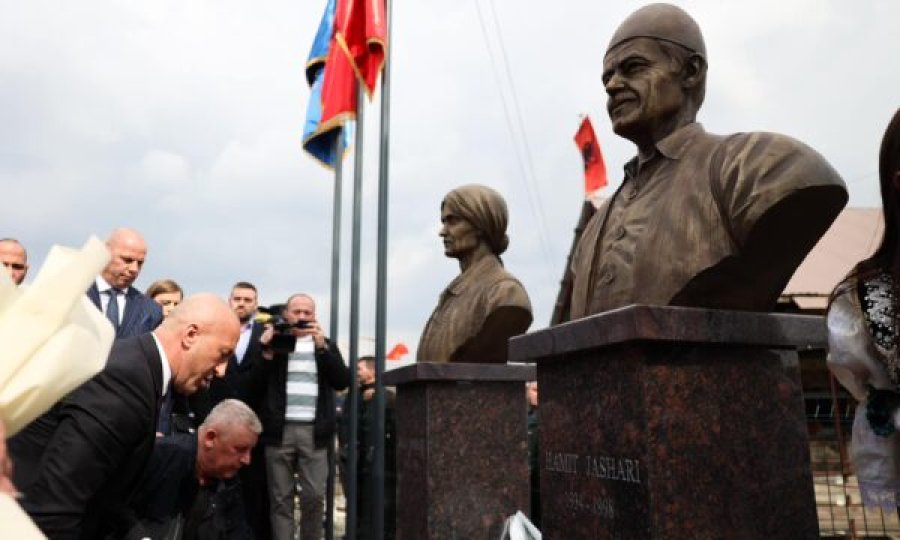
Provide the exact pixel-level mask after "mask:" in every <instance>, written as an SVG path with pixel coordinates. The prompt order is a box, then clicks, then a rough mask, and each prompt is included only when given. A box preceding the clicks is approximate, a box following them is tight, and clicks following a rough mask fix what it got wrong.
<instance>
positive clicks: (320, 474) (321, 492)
mask: <svg viewBox="0 0 900 540" xmlns="http://www.w3.org/2000/svg"><path fill="white" fill-rule="evenodd" d="M260 343H262V344H263V358H265V359H266V360H267V362H266V363H265V364H266V395H265V398H264V400H263V403H262V409H261V411H260V412H261V414H260V419H261V420H262V423H263V433H262V438H261V439H262V441H263V442H264V443H265V444H266V470H267V472H268V480H269V494H270V501H271V507H272V509H271V518H272V537H273V538H275V539H276V540H282V539H283V540H288V539H293V538H294V516H293V510H294V474H295V473H296V474H297V477H298V478H299V483H300V513H301V515H300V538H301V540H318V539H320V538H321V537H322V514H323V503H324V500H325V482H326V480H327V479H328V444H330V443H331V441H332V440H333V437H334V432H335V407H334V392H335V390H343V389H344V388H347V386H348V385H349V384H350V370H349V369H348V368H347V366H346V365H345V364H344V359H343V358H342V357H341V353H340V351H339V350H338V348H337V346H336V345H335V344H334V343H332V342H331V341H329V340H328V339H327V338H326V337H325V334H324V333H323V332H322V327H321V326H319V322H318V321H317V320H316V303H315V301H314V300H313V299H312V297H311V296H309V295H307V294H302V293H299V294H294V295H292V296H291V297H290V298H288V300H287V303H286V304H285V306H284V310H283V312H282V316H281V318H280V319H278V320H276V321H275V322H274V324H268V325H266V328H265V330H264V331H263V334H262V336H261V337H260Z"/></svg>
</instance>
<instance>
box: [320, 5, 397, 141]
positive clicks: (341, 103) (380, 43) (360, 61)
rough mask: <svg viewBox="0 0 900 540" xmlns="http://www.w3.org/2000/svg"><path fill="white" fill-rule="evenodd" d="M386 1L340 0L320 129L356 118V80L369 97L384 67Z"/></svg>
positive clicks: (327, 68)
mask: <svg viewBox="0 0 900 540" xmlns="http://www.w3.org/2000/svg"><path fill="white" fill-rule="evenodd" d="M386 36H387V27H386V25H385V20H384V0H338V2H337V7H336V12H335V18H334V37H333V38H332V42H331V46H330V47H329V49H328V58H327V59H326V61H325V76H324V80H323V81H322V121H321V126H320V129H321V130H323V131H324V130H327V129H330V128H332V127H336V126H339V125H343V124H344V122H346V121H347V120H350V119H353V118H355V117H356V81H357V80H358V81H359V82H360V84H362V85H363V87H364V88H365V90H366V93H367V94H368V95H369V97H370V98H371V97H372V92H373V91H374V90H375V83H376V82H377V80H378V73H379V72H380V71H381V68H382V67H383V66H384V47H385V41H386Z"/></svg>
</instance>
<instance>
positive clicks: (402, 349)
mask: <svg viewBox="0 0 900 540" xmlns="http://www.w3.org/2000/svg"><path fill="white" fill-rule="evenodd" d="M407 354H409V349H407V348H406V345H404V344H402V343H398V344H396V345H394V348H393V349H391V352H389V353H387V359H388V360H400V358H401V357H403V356H404V355H407Z"/></svg>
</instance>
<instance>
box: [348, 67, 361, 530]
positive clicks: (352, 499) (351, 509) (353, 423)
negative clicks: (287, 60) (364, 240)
mask: <svg viewBox="0 0 900 540" xmlns="http://www.w3.org/2000/svg"><path fill="white" fill-rule="evenodd" d="M364 109H365V94H364V93H363V88H362V85H360V84H357V89H356V143H355V144H354V150H353V236H352V240H351V247H350V396H349V397H350V399H349V402H350V433H349V435H348V437H347V493H346V496H347V522H346V523H347V526H346V529H347V531H346V536H345V538H347V540H356V522H357V512H358V511H359V508H358V507H357V504H356V500H357V497H356V491H357V485H358V482H357V480H358V479H357V474H356V473H357V469H358V467H357V454H358V450H357V431H358V430H357V427H358V423H359V418H358V416H359V414H358V413H359V380H358V378H357V375H356V364H357V362H359V266H360V264H359V259H360V244H361V238H360V236H361V229H362V183H363V110H364Z"/></svg>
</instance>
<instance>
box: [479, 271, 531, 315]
mask: <svg viewBox="0 0 900 540" xmlns="http://www.w3.org/2000/svg"><path fill="white" fill-rule="evenodd" d="M487 292H488V297H489V298H490V300H491V304H493V305H498V306H520V307H525V308H528V309H529V310H531V300H530V299H529V298H528V293H527V292H526V291H525V287H524V286H523V285H522V282H521V281H519V280H518V278H516V277H515V276H514V275H512V274H510V273H509V272H508V271H506V269H503V268H501V271H500V272H497V273H496V274H495V276H494V280H492V282H491V284H490V286H489V287H488V289H487Z"/></svg>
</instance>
